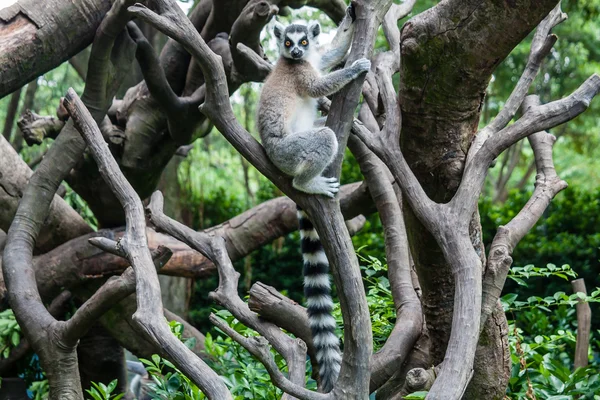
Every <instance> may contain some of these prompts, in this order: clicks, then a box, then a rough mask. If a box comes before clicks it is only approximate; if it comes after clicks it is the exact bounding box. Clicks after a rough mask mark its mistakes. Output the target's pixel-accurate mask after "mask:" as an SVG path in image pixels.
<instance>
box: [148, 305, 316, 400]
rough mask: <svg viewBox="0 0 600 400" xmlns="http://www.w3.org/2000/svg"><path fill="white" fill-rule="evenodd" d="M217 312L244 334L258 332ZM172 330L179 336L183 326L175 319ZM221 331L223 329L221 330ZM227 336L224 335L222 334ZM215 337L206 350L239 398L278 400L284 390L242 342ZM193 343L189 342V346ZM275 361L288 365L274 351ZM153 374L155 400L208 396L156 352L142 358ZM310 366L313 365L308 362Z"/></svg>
mask: <svg viewBox="0 0 600 400" xmlns="http://www.w3.org/2000/svg"><path fill="white" fill-rule="evenodd" d="M216 314H217V315H218V316H219V317H220V318H222V319H223V320H225V321H226V322H227V323H228V324H229V326H231V327H232V328H233V329H235V330H236V331H237V332H238V333H240V334H242V335H244V336H255V335H256V333H255V332H254V331H252V330H251V329H249V328H247V327H246V326H244V325H243V324H241V323H240V322H239V321H237V320H236V319H235V318H233V316H232V315H231V314H230V313H229V312H228V311H217V312H216ZM170 325H171V330H172V331H173V332H174V333H175V334H176V335H179V336H178V337H179V338H181V333H182V332H183V326H182V325H181V324H178V323H177V322H175V321H172V322H171V323H170ZM221 333H222V332H221ZM223 336H224V337H223ZM223 336H221V335H219V336H216V337H213V336H212V335H211V334H210V333H208V334H207V335H206V341H205V347H206V350H205V351H206V353H207V355H209V356H210V357H211V359H212V360H214V361H208V363H209V366H210V367H211V368H212V369H213V370H214V371H215V372H216V373H217V374H218V375H220V376H221V379H223V381H224V382H225V384H226V385H227V387H228V388H229V389H230V390H231V393H232V394H233V396H234V398H235V399H236V400H252V399H255V400H263V399H264V400H276V399H279V398H280V397H281V395H282V392H281V391H280V390H279V389H277V388H276V387H275V386H273V385H272V384H271V380H270V377H269V374H268V373H267V371H266V369H265V368H264V366H263V365H262V364H261V363H260V362H258V361H257V360H255V359H254V357H253V356H252V355H251V354H250V353H248V352H247V351H246V350H245V349H244V348H243V347H242V346H241V345H239V344H238V343H237V342H235V341H233V340H232V339H231V338H229V337H227V336H226V335H224V334H223ZM190 344H191V343H189V342H186V345H188V346H189V345H190ZM273 356H274V357H275V362H276V363H277V365H278V367H279V368H280V369H284V368H285V361H284V360H283V358H282V357H281V356H279V355H278V354H276V353H275V352H273ZM140 361H142V362H143V363H144V364H145V366H146V370H147V371H148V373H149V374H150V376H151V377H152V380H153V381H154V383H153V384H152V393H151V394H150V395H151V397H152V399H156V400H167V399H168V400H200V399H205V396H204V395H203V394H202V393H201V392H200V390H199V389H198V387H197V386H196V385H195V384H194V383H193V382H191V381H190V380H189V379H188V378H187V377H185V376H184V375H183V374H181V372H180V371H179V370H178V369H177V368H176V367H175V366H174V365H173V364H171V363H170V362H169V361H167V360H165V359H163V358H161V357H159V356H158V355H153V356H152V360H145V359H141V360H140ZM308 367H310V364H308ZM308 387H309V388H311V387H312V388H313V389H314V388H315V387H316V382H315V381H313V380H309V382H308Z"/></svg>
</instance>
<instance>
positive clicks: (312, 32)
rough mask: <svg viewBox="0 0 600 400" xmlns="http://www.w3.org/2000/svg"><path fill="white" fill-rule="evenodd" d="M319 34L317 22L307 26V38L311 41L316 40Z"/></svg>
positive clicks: (319, 27) (319, 29) (319, 26)
mask: <svg viewBox="0 0 600 400" xmlns="http://www.w3.org/2000/svg"><path fill="white" fill-rule="evenodd" d="M320 33H321V25H320V24H319V23H318V22H313V23H312V24H310V25H308V36H309V37H310V38H311V39H314V38H316V37H317V36H319V34H320Z"/></svg>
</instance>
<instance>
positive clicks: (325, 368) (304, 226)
mask: <svg viewBox="0 0 600 400" xmlns="http://www.w3.org/2000/svg"><path fill="white" fill-rule="evenodd" d="M298 223H299V225H300V238H301V241H302V258H303V259H304V296H305V297H306V308H307V311H308V323H309V325H310V329H311V331H312V337H313V344H314V346H315V350H316V357H317V364H318V365H319V376H320V377H321V388H322V390H323V391H324V392H329V391H330V390H331V389H332V388H333V385H334V384H335V382H336V381H337V378H338V374H339V372H340V363H341V361H342V359H341V356H340V347H339V339H338V338H337V336H336V335H335V319H334V318H333V316H332V315H331V312H332V310H333V301H332V300H331V285H330V283H329V262H328V261H327V257H326V256H325V252H324V251H323V246H322V245H321V240H320V239H319V235H318V234H317V231H316V230H315V228H314V226H313V224H312V222H310V220H309V219H308V216H307V215H306V213H305V212H304V211H302V210H301V209H300V207H298Z"/></svg>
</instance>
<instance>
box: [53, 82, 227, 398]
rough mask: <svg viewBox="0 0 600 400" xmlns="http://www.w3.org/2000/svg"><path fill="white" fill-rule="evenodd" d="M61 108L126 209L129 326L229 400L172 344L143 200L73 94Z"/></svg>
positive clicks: (207, 372) (213, 378)
mask: <svg viewBox="0 0 600 400" xmlns="http://www.w3.org/2000/svg"><path fill="white" fill-rule="evenodd" d="M65 105H66V107H67V109H68V110H69V114H70V115H71V118H72V119H73V121H74V122H75V124H76V126H77V128H78V130H79V131H80V133H81V134H82V136H83V137H84V138H85V140H86V142H87V143H88V146H89V147H90V150H91V152H92V155H93V156H94V159H95V160H96V162H97V163H98V165H99V166H100V173H101V174H102V176H103V177H104V179H105V180H106V181H107V183H108V184H109V186H110V187H111V189H112V190H113V192H114V193H115V195H116V196H117V198H118V199H119V201H120V202H121V204H122V206H123V208H124V209H125V213H126V218H127V225H126V232H125V235H124V236H123V238H122V239H121V242H120V245H121V246H122V248H123V250H124V251H125V253H126V254H127V259H128V260H129V262H130V263H131V266H132V267H133V270H134V271H135V280H136V285H135V286H136V298H137V304H138V309H137V311H136V312H135V314H134V315H133V321H134V322H135V323H136V325H137V326H138V327H139V328H140V329H141V331H142V332H143V334H144V336H146V338H148V339H149V340H150V341H151V342H153V343H155V344H156V345H157V346H161V347H163V348H165V350H166V352H167V353H168V354H169V358H170V360H171V362H173V364H175V365H176V366H177V367H178V368H179V369H180V370H181V371H183V372H184V373H185V374H186V375H187V376H188V377H190V379H193V381H194V382H195V383H196V384H197V385H198V386H199V387H200V388H201V389H202V391H203V392H204V393H205V394H206V395H207V397H208V398H209V399H230V398H231V394H230V393H229V391H228V390H227V387H226V386H225V385H224V383H223V382H222V381H220V379H219V378H218V376H217V375H216V373H215V372H214V371H213V370H212V369H210V368H209V367H208V366H207V365H206V364H205V363H204V362H203V361H202V360H200V359H199V358H198V357H197V356H196V355H195V354H194V353H192V352H191V350H189V349H188V348H187V347H186V346H185V345H184V344H183V343H182V342H181V341H179V340H178V339H177V338H175V336H174V335H173V334H172V333H171V331H170V329H169V326H168V324H166V322H165V321H164V319H163V318H162V303H161V298H160V287H159V283H158V277H157V276H156V271H155V270H154V267H153V262H152V257H151V255H150V250H149V249H148V246H147V239H146V234H145V218H144V211H143V206H142V203H141V200H140V199H139V197H138V196H137V194H136V193H135V191H134V190H133V188H132V187H131V185H129V183H128V182H127V180H126V179H125V177H124V176H123V174H122V173H121V171H120V170H119V167H118V165H117V163H116V161H115V160H114V158H113V157H112V155H111V154H110V151H109V150H108V147H107V145H106V143H105V142H104V140H103V138H102V134H101V133H100V130H99V128H98V126H97V125H96V123H95V122H94V120H93V119H92V116H91V115H90V113H89V112H88V111H87V109H86V108H85V106H84V105H83V103H82V102H81V100H79V98H78V97H77V94H76V93H75V92H74V91H73V90H72V89H69V92H68V93H67V96H66V98H65Z"/></svg>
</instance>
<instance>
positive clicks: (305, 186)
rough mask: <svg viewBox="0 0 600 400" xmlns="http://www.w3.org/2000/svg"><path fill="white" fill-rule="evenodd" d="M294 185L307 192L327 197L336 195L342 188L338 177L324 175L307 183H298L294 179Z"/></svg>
mask: <svg viewBox="0 0 600 400" xmlns="http://www.w3.org/2000/svg"><path fill="white" fill-rule="evenodd" d="M293 186H294V187H295V188H296V189H298V190H300V191H302V192H305V193H311V194H322V195H324V196H327V197H334V196H335V194H336V193H337V192H339V190H340V183H339V182H338V180H337V178H333V177H331V178H326V177H324V176H317V177H316V178H314V179H312V180H311V181H309V182H306V183H298V182H296V181H295V180H294V182H293Z"/></svg>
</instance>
